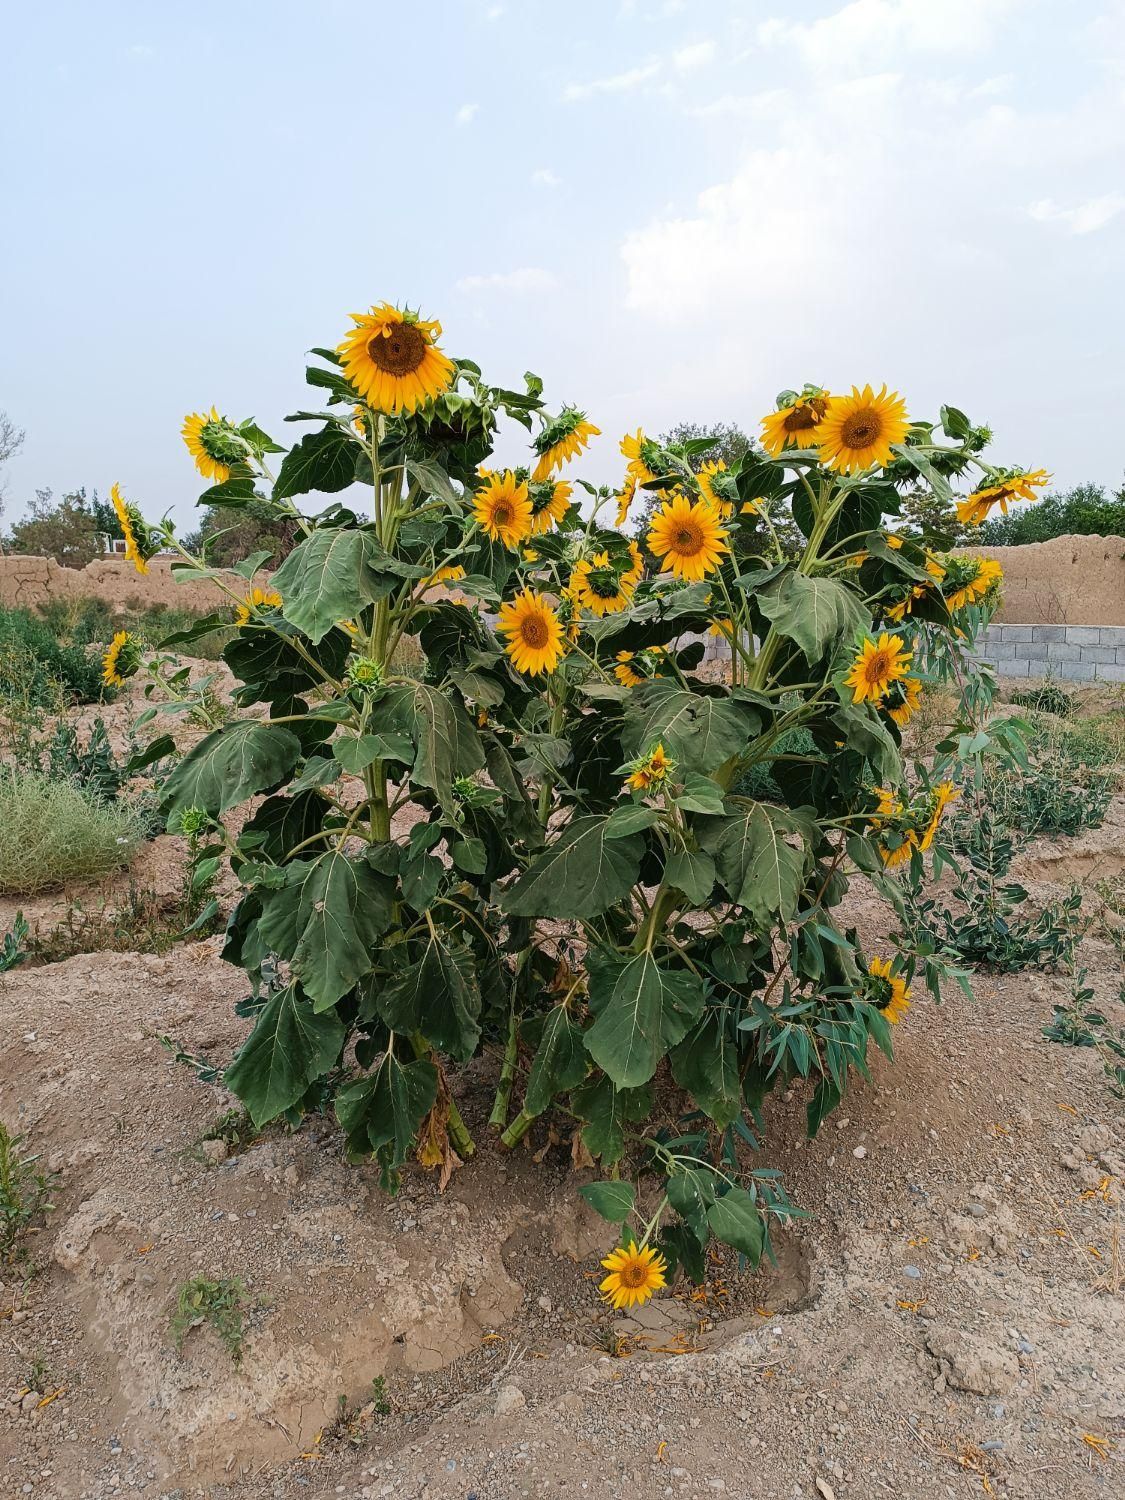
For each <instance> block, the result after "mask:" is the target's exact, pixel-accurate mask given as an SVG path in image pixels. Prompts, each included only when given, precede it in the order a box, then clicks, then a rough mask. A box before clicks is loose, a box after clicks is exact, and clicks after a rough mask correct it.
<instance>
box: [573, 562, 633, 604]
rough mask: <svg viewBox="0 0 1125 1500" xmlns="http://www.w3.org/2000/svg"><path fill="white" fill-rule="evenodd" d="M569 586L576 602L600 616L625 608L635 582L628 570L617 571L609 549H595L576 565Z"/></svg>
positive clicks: (631, 595)
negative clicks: (626, 571) (597, 550)
mask: <svg viewBox="0 0 1125 1500" xmlns="http://www.w3.org/2000/svg"><path fill="white" fill-rule="evenodd" d="M570 586H571V589H572V591H573V595H574V598H575V599H576V600H577V602H578V603H579V604H580V605H582V607H583V608H584V609H588V610H589V611H590V613H591V614H594V615H597V616H598V618H599V619H601V618H602V617H603V616H604V615H614V614H616V613H617V612H618V610H622V609H625V608H626V607H627V606H628V603H629V600H630V599H631V598H632V597H633V590H634V589H635V588H636V586H637V585H636V581H635V579H634V577H633V575H632V573H631V572H629V573H618V571H617V569H616V568H615V567H614V566H613V564H612V563H611V562H610V560H609V553H608V552H595V553H594V555H593V557H591V558H584V559H583V560H582V561H581V562H580V563H579V564H578V566H577V567H576V568H575V570H574V573H573V575H572V577H571V580H570Z"/></svg>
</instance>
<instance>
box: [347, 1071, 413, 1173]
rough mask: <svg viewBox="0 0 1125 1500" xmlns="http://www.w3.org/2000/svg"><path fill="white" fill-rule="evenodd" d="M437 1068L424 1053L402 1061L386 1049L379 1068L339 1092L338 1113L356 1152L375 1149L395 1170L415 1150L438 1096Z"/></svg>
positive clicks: (386, 1167) (373, 1152)
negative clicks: (405, 1061)
mask: <svg viewBox="0 0 1125 1500" xmlns="http://www.w3.org/2000/svg"><path fill="white" fill-rule="evenodd" d="M437 1082H438V1078H437V1068H435V1067H434V1065H433V1063H432V1062H429V1061H428V1060H426V1059H424V1058H419V1059H418V1060H417V1061H416V1062H410V1063H405V1064H404V1063H401V1062H399V1060H398V1058H397V1057H395V1056H394V1055H393V1054H391V1053H386V1054H385V1055H384V1056H383V1058H382V1060H381V1062H380V1063H379V1066H378V1067H377V1068H376V1069H375V1071H374V1073H369V1074H368V1075H367V1077H366V1078H360V1079H357V1080H356V1082H355V1083H350V1084H348V1085H347V1086H346V1087H345V1088H342V1089H340V1091H339V1092H338V1093H337V1095H336V1118H337V1119H338V1120H339V1122H340V1124H341V1126H342V1127H343V1129H344V1131H345V1132H346V1133H347V1137H348V1147H349V1149H350V1150H351V1151H352V1152H354V1153H355V1154H356V1155H361V1156H368V1155H375V1156H377V1157H378V1158H379V1160H380V1161H381V1162H382V1164H383V1167H384V1171H385V1174H386V1175H387V1176H391V1175H392V1174H393V1173H395V1172H396V1171H397V1170H398V1168H399V1167H401V1166H402V1164H403V1162H405V1161H406V1159H407V1157H408V1156H409V1155H410V1151H411V1147H412V1146H413V1145H414V1140H415V1137H416V1136H417V1134H418V1127H419V1126H420V1125H421V1123H422V1121H423V1120H424V1119H425V1117H426V1116H427V1115H428V1114H429V1112H430V1110H431V1109H432V1108H433V1105H434V1100H435V1099H436V1098H437Z"/></svg>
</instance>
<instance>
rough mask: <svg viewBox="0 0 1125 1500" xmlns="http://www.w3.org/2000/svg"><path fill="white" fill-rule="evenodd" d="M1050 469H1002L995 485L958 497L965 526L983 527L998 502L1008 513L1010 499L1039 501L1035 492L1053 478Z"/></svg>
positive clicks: (958, 517) (959, 511) (959, 508)
mask: <svg viewBox="0 0 1125 1500" xmlns="http://www.w3.org/2000/svg"><path fill="white" fill-rule="evenodd" d="M1050 477H1051V476H1050V474H1048V473H1047V471H1046V469H1007V470H998V471H997V472H996V474H995V475H994V476H993V480H992V483H991V484H986V485H982V486H981V488H980V489H979V490H974V492H973V493H972V494H971V495H970V496H969V498H968V499H967V500H958V502H957V519H958V520H959V521H960V522H961V523H962V525H965V526H979V525H980V523H981V522H982V521H984V520H986V519H987V517H988V513H989V511H990V510H991V509H992V507H993V506H994V505H999V507H1000V509H1001V511H1002V512H1003V514H1004V515H1007V514H1008V502H1009V501H1015V500H1038V498H1039V496H1038V495H1037V494H1036V493H1035V491H1036V489H1037V488H1042V486H1043V485H1045V484H1046V483H1047V481H1048V480H1049V479H1050Z"/></svg>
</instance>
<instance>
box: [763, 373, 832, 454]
mask: <svg viewBox="0 0 1125 1500" xmlns="http://www.w3.org/2000/svg"><path fill="white" fill-rule="evenodd" d="M830 400H831V397H830V396H829V394H828V392H827V391H825V390H822V389H821V387H820V386H818V385H806V386H805V387H804V388H803V389H802V391H801V393H800V395H798V394H797V392H796V391H782V392H781V394H780V395H779V396H778V398H777V409H776V410H775V411H771V412H770V414H769V416H768V417H763V418H762V447H763V448H764V449H765V450H766V452H767V453H768V454H769V455H770V456H771V457H772V458H777V456H778V455H779V454H780V453H782V452H783V451H784V450H785V449H786V448H811V447H813V446H814V445H815V444H816V443H818V442H819V441H820V433H819V431H818V430H817V429H818V428H819V427H820V423H821V419H822V418H823V416H824V413H825V412H826V411H827V409H828V403H829V401H830Z"/></svg>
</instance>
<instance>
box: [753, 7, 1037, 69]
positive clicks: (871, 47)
mask: <svg viewBox="0 0 1125 1500" xmlns="http://www.w3.org/2000/svg"><path fill="white" fill-rule="evenodd" d="M1022 3H1024V0H851V4H849V5H845V6H844V7H843V8H842V9H840V10H838V11H834V12H833V13H832V14H831V15H827V16H821V17H820V18H819V19H818V20H816V21H790V20H783V19H781V18H779V17H773V18H771V19H770V20H767V21H763V22H762V23H761V25H760V26H759V27H758V42H759V44H760V45H761V46H763V47H777V46H792V47H794V48H796V50H797V51H798V53H799V54H800V55H801V56H802V57H803V59H804V60H805V62H807V63H808V64H809V66H810V67H814V68H818V69H827V70H830V71H833V72H835V71H838V70H840V69H849V68H864V69H867V68H871V67H873V66H875V67H877V66H879V65H880V64H881V63H882V62H885V61H886V59H887V58H888V57H901V56H902V54H903V52H904V51H905V52H915V53H950V54H954V55H956V56H958V57H964V56H966V55H967V54H969V53H971V52H978V51H980V50H981V49H982V48H983V47H985V46H987V45H988V44H989V43H990V42H991V40H992V38H993V36H994V34H995V31H996V27H997V25H998V24H999V22H1001V21H1002V20H1003V19H1004V17H1005V16H1006V14H1007V13H1008V12H1009V11H1011V10H1012V9H1014V8H1015V7H1016V6H1017V5H1019V4H1022Z"/></svg>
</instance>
